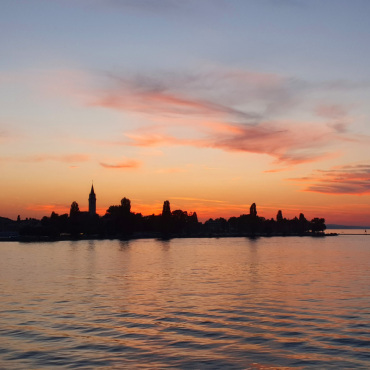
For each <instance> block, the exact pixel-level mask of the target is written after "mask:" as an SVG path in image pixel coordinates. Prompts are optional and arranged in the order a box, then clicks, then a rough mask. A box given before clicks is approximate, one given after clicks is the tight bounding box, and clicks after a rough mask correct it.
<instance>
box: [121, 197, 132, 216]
mask: <svg viewBox="0 0 370 370" xmlns="http://www.w3.org/2000/svg"><path fill="white" fill-rule="evenodd" d="M121 207H122V212H123V214H125V215H128V214H130V212H131V201H130V199H127V198H122V199H121Z"/></svg>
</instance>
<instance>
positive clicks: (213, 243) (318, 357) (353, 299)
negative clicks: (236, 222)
mask: <svg viewBox="0 0 370 370" xmlns="http://www.w3.org/2000/svg"><path fill="white" fill-rule="evenodd" d="M368 241H369V239H368V238H367V237H366V236H352V237H344V236H343V237H342V236H340V237H331V238H294V237H289V238H259V239H255V240H250V239H245V238H229V239H227V238H225V239H175V240H167V241H162V240H161V241H157V240H135V241H116V240H114V241H77V242H76V241H74V242H73V241H71V242H58V243H33V244H20V243H0V256H1V259H0V368H12V369H13V368H20V369H23V368H54V367H59V366H61V367H67V368H68V367H71V368H72V367H73V368H78V367H81V368H96V367H106V368H153V367H154V368H202V369H203V368H210V369H214V368H227V369H234V368H235V369H248V368H250V369H272V368H276V367H285V368H341V369H343V368H348V369H352V368H364V369H365V368H370V335H369V332H370V312H369V307H370V296H369V283H370V273H369V271H370V269H369V267H370V248H369V247H368Z"/></svg>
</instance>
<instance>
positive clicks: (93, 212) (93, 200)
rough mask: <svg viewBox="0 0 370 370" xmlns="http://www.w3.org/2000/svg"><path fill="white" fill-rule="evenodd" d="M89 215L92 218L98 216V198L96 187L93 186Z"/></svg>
mask: <svg viewBox="0 0 370 370" xmlns="http://www.w3.org/2000/svg"><path fill="white" fill-rule="evenodd" d="M89 214H90V216H95V215H96V196H95V192H94V185H91V191H90V195H89Z"/></svg>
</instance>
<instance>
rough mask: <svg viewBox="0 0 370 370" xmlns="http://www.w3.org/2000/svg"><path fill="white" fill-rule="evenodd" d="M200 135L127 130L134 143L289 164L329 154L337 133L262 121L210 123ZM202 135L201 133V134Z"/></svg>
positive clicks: (309, 125) (312, 126)
mask: <svg viewBox="0 0 370 370" xmlns="http://www.w3.org/2000/svg"><path fill="white" fill-rule="evenodd" d="M205 126H206V127H204V126H203V127H202V128H203V132H202V133H201V137H196V138H192V137H188V138H179V137H176V136H173V135H167V134H165V133H161V132H154V133H152V132H145V131H144V130H138V131H136V132H133V133H128V134H126V136H127V137H128V138H129V141H127V142H122V144H125V145H133V146H146V147H150V146H160V145H168V146H173V145H186V146H194V147H198V148H203V147H204V148H206V147H207V148H216V149H221V150H226V151H237V152H248V153H259V154H267V155H270V156H272V157H275V158H276V160H277V161H279V162H285V163H289V164H295V163H303V162H309V161H314V160H317V159H319V158H322V157H323V156H325V155H326V153H325V152H324V151H323V148H325V146H326V145H329V144H330V142H331V141H333V140H334V139H337V140H339V139H338V137H336V136H335V134H336V133H335V132H334V131H333V129H331V128H330V127H328V126H326V125H317V124H315V123H310V122H298V123H296V122H262V123H261V124H259V125H241V124H239V125H238V124H227V123H223V124H219V125H215V126H214V127H212V126H211V125H209V124H207V125H205ZM198 136H199V135H198Z"/></svg>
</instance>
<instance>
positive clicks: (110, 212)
mask: <svg viewBox="0 0 370 370" xmlns="http://www.w3.org/2000/svg"><path fill="white" fill-rule="evenodd" d="M18 221H19V220H18ZM325 229H326V226H325V219H323V218H314V219H312V220H311V221H308V220H307V219H306V218H305V217H304V215H303V214H302V213H301V214H300V215H299V217H298V218H297V217H295V218H293V219H286V218H284V217H283V215H282V212H281V211H278V213H277V216H276V219H265V218H264V217H260V216H258V215H257V208H256V204H255V203H253V204H252V205H251V207H250V210H249V214H243V215H241V216H239V217H231V218H229V219H228V220H226V219H225V218H217V219H212V218H211V219H209V220H208V221H206V222H205V223H201V222H199V221H198V217H197V214H196V212H193V213H188V212H187V211H182V210H175V211H171V207H170V202H169V201H168V200H166V201H165V202H164V204H163V210H162V213H161V214H160V215H154V214H153V215H150V216H143V215H142V214H141V213H134V212H131V201H130V200H129V199H127V198H123V199H122V200H121V204H119V205H113V206H110V207H109V208H108V209H107V211H106V213H105V215H104V216H102V217H100V216H98V215H91V214H89V213H88V212H81V211H80V210H79V206H78V204H77V203H76V202H73V203H72V204H71V208H70V212H69V215H68V214H63V215H58V214H56V213H55V212H52V214H51V216H50V217H46V216H45V217H43V218H42V220H41V221H39V222H37V223H35V221H34V220H33V222H32V223H25V224H24V225H23V226H22V227H21V228H20V235H21V236H23V237H32V236H33V237H43V236H44V237H47V238H49V239H53V238H54V239H60V238H63V236H64V237H65V238H70V237H71V238H83V237H100V238H117V237H118V238H132V237H136V238H140V237H163V238H171V237H203V236H210V237H211V236H260V235H261V236H262V235H264V236H274V235H282V236H285V235H319V234H322V232H323V231H324V230H325Z"/></svg>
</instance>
